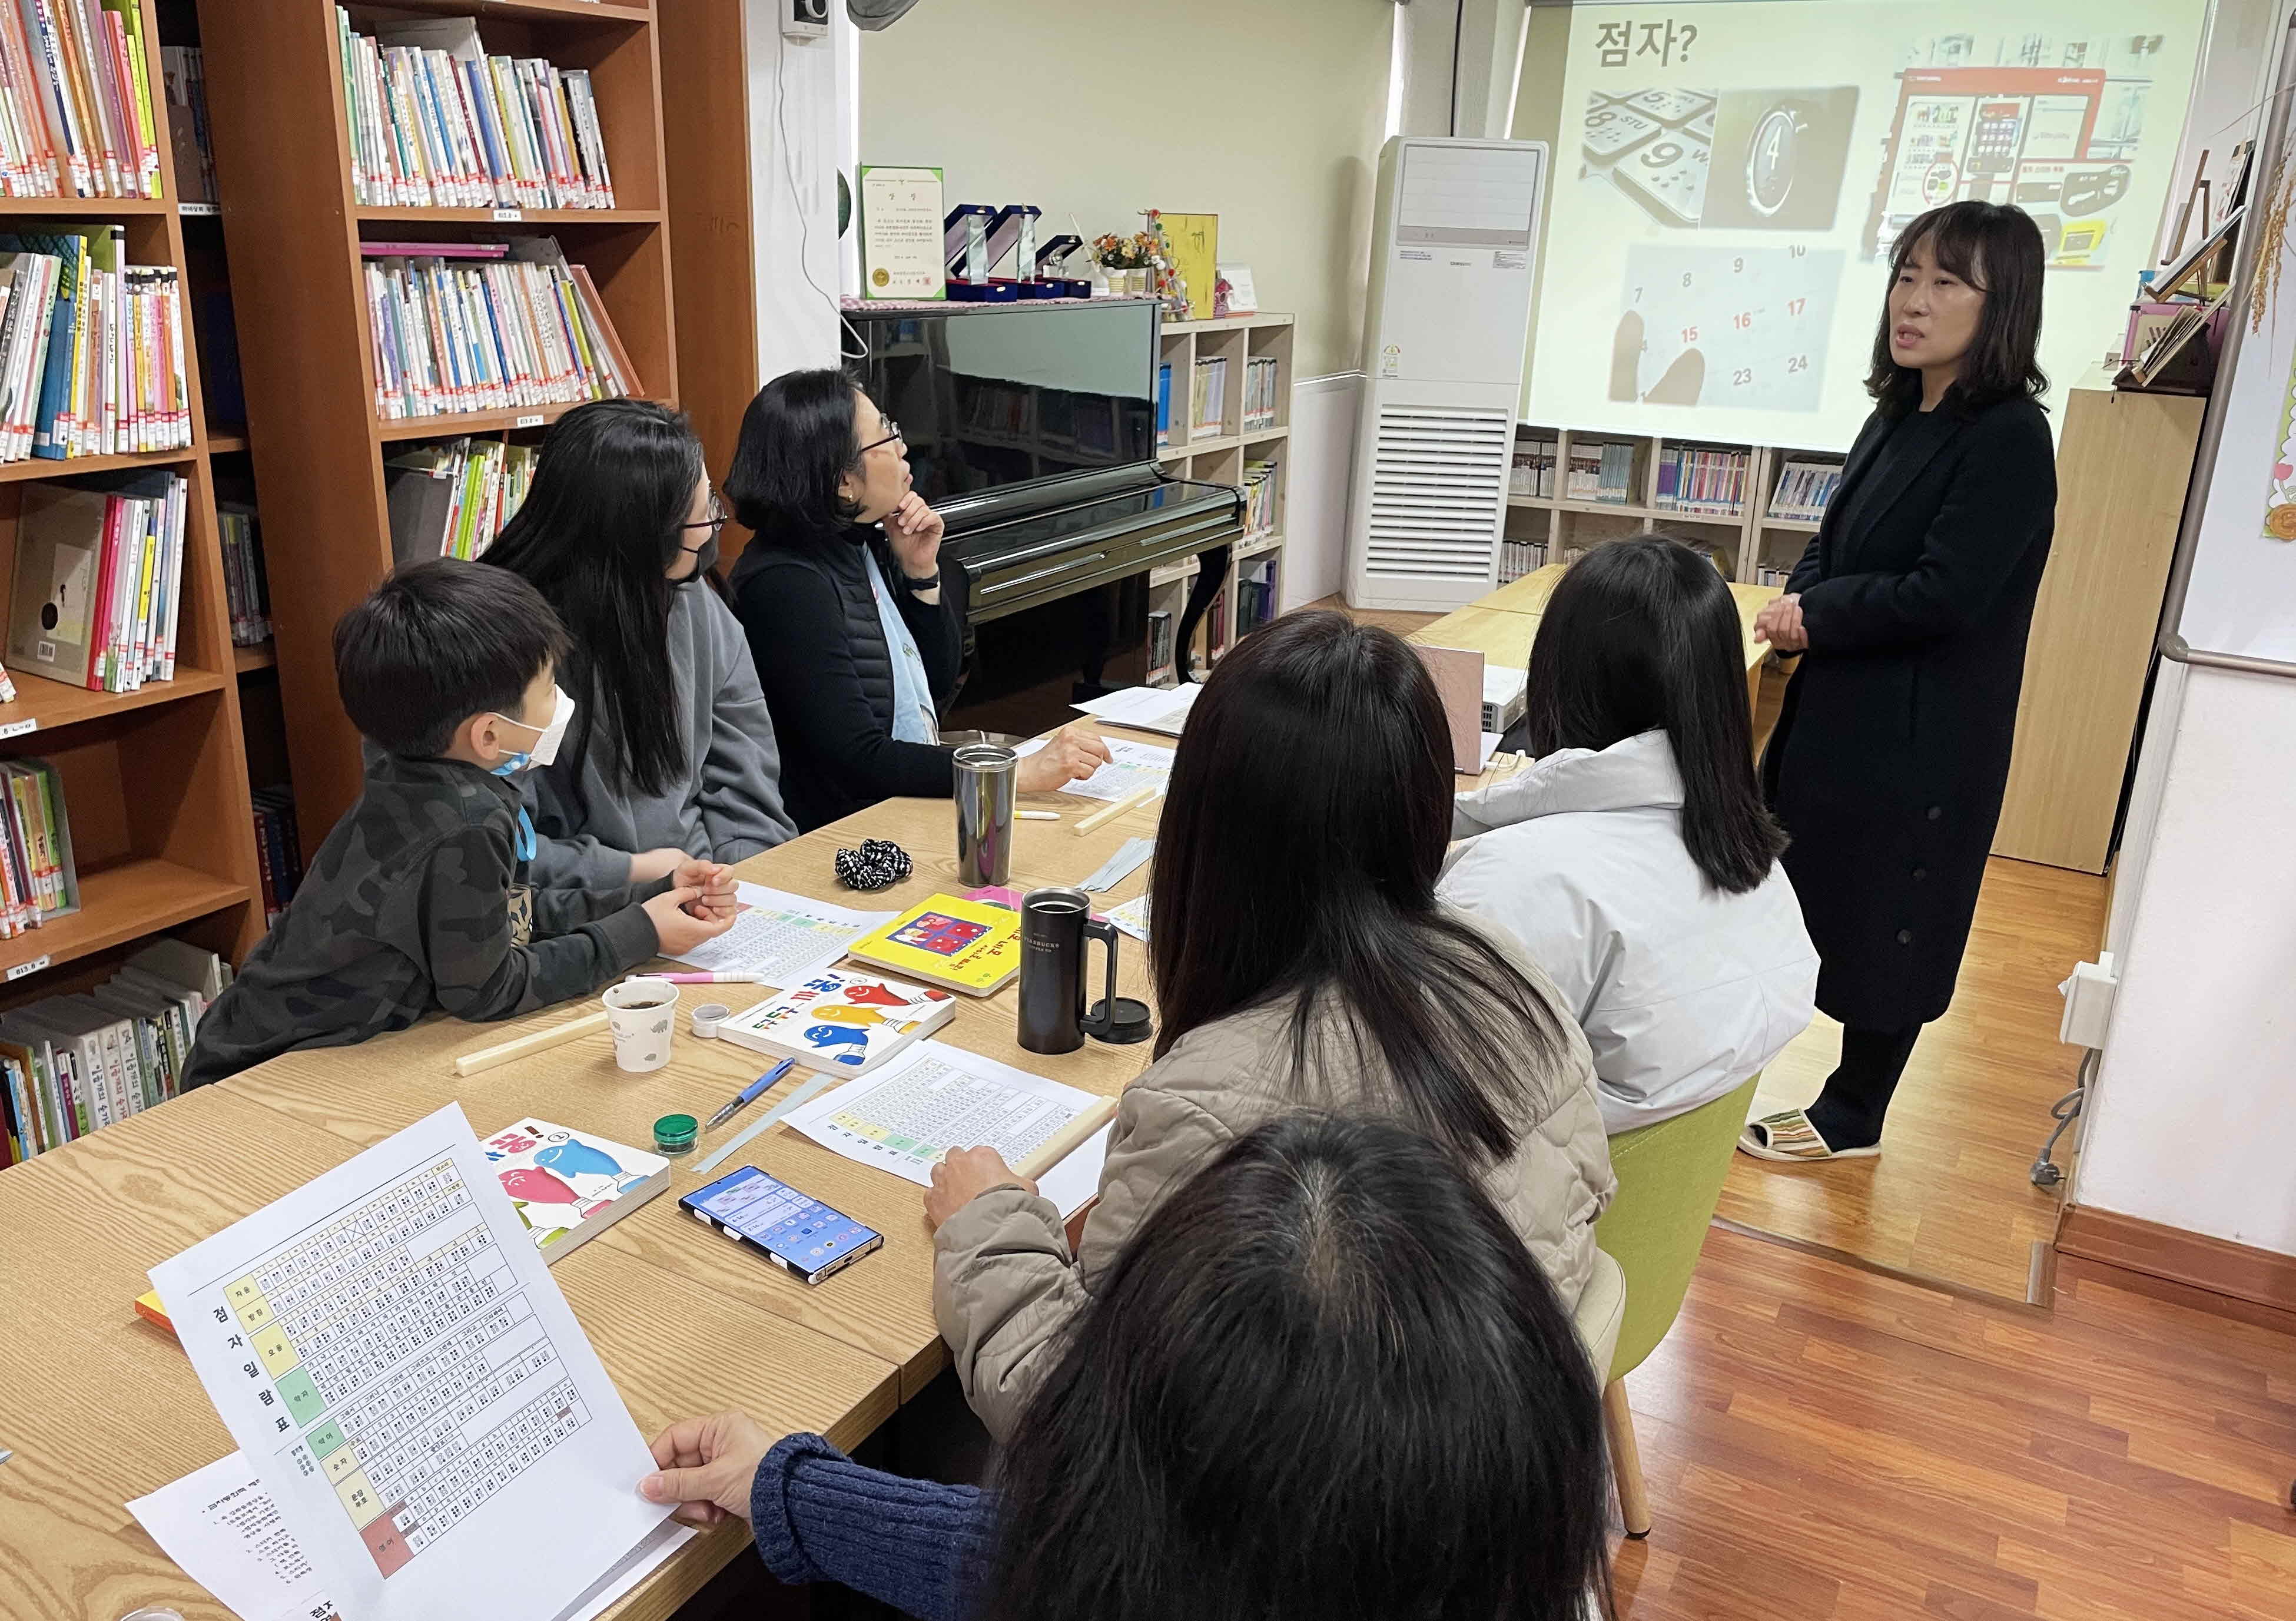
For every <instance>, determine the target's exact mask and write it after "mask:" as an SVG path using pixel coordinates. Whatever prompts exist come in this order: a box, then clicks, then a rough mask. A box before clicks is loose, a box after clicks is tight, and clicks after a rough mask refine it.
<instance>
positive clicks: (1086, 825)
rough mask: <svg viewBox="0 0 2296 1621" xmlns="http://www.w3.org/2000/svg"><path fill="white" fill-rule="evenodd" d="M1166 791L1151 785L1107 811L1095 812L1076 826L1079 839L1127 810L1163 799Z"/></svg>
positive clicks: (1136, 808) (1134, 809) (1135, 809)
mask: <svg viewBox="0 0 2296 1621" xmlns="http://www.w3.org/2000/svg"><path fill="white" fill-rule="evenodd" d="M1163 794H1164V790H1163V789H1161V788H1160V787H1157V786H1155V785H1154V784H1153V783H1151V784H1150V785H1149V786H1147V787H1144V788H1139V789H1136V790H1135V791H1134V792H1132V793H1131V794H1128V795H1126V796H1125V797H1124V798H1122V799H1119V800H1118V801H1117V802H1115V803H1114V804H1112V805H1111V806H1109V807H1108V809H1106V810H1105V811H1094V812H1093V813H1092V814H1091V815H1090V816H1087V817H1086V818H1085V819H1084V820H1082V821H1080V822H1078V824H1077V825H1076V832H1077V837H1078V838H1082V837H1084V835H1086V834H1087V833H1091V832H1093V831H1095V829H1097V828H1099V827H1103V826H1104V825H1105V824H1107V823H1109V822H1112V821H1114V820H1115V819H1117V818H1118V817H1119V816H1122V815H1123V814H1124V813H1125V812H1126V811H1137V810H1138V809H1140V807H1141V806H1143V805H1144V804H1146V803H1147V802H1149V801H1151V800H1153V799H1160V798H1162V797H1163Z"/></svg>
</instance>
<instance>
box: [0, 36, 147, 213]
mask: <svg viewBox="0 0 2296 1621" xmlns="http://www.w3.org/2000/svg"><path fill="white" fill-rule="evenodd" d="M153 43H154V42H152V41H151V40H148V39H146V38H145V37H144V36H143V8H142V7H141V6H140V5H137V4H133V0H102V4H97V0H16V3H15V4H9V5H0V196H9V197H157V196H158V195H159V194H160V144H159V133H158V132H159V128H160V126H159V122H158V120H157V119H154V118H153V116H152V88H151V86H152V77H151V70H150V65H149V64H150V59H149V56H148V52H149V51H150V49H151V47H152V44H153Z"/></svg>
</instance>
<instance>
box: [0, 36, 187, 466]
mask: <svg viewBox="0 0 2296 1621" xmlns="http://www.w3.org/2000/svg"><path fill="white" fill-rule="evenodd" d="M6 9H7V8H6V7H4V6H0V11H5V10H6ZM0 302H4V304H5V307H6V313H5V314H4V316H0V462H21V461H23V460H24V459H26V458H27V457H48V458H51V459H53V460H58V461H61V460H63V459H65V458H67V457H75V456H120V455H127V454H129V453H132V452H138V451H146V450H182V449H187V448H189V447H190V445H191V442H192V409H191V398H192V396H191V389H190V385H189V384H188V383H186V382H185V380H184V344H185V342H186V341H188V340H187V334H186V333H184V309H183V299H182V296H181V292H180V289H179V278H178V276H177V274H176V269H175V267H173V266H168V265H131V264H129V263H127V230H126V227H124V226H116V225H111V226H91V227H90V228H89V229H88V230H87V231H86V232H84V233H83V232H76V231H69V230H64V231H47V232H27V233H21V234H19V233H15V232H8V233H4V234H0Z"/></svg>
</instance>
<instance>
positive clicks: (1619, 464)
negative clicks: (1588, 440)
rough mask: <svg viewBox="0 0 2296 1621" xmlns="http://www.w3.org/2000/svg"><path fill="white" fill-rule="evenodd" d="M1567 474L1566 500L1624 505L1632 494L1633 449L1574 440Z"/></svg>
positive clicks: (1629, 446)
mask: <svg viewBox="0 0 2296 1621" xmlns="http://www.w3.org/2000/svg"><path fill="white" fill-rule="evenodd" d="M1634 481H1635V448H1634V447H1633V446H1632V445H1616V444H1601V445H1588V444H1581V443H1579V442H1577V441H1575V440H1574V441H1573V442H1572V444H1571V446H1570V482H1569V484H1568V485H1567V486H1566V487H1565V493H1566V495H1567V497H1568V498H1569V499H1570V500H1573V501H1600V502H1603V503H1604V504H1606V505H1608V506H1626V505H1628V501H1629V500H1630V498H1632V496H1633V493H1634Z"/></svg>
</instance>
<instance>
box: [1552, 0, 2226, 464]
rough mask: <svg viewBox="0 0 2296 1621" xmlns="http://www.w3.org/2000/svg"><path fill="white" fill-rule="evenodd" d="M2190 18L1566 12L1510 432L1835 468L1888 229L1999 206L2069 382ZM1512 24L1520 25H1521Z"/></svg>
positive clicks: (2114, 262) (2109, 313)
mask: <svg viewBox="0 0 2296 1621" xmlns="http://www.w3.org/2000/svg"><path fill="white" fill-rule="evenodd" d="M2205 14H2206V5H2205V0H1960V3H1959V4H1956V0H1945V3H1944V4H1917V3H1915V0H1800V3H1798V4H1781V3H1778V0H1723V3H1720V4H1698V5H1695V6H1690V5H1684V6H1678V7H1673V8H1669V7H1666V6H1662V5H1652V4H1599V3H1590V0H1580V3H1579V4H1577V5H1576V6H1574V7H1573V8H1572V10H1571V12H1570V15H1569V18H1568V20H1567V22H1565V23H1562V24H1559V25H1558V26H1559V27H1567V29H1568V32H1569V44H1568V48H1567V52H1566V53H1565V55H1564V59H1563V60H1564V67H1563V71H1562V76H1561V83H1560V87H1559V92H1558V91H1557V89H1556V88H1555V86H1554V84H1553V82H1552V80H1551V79H1550V80H1548V81H1546V83H1547V88H1546V92H1545V94H1546V95H1547V96H1548V97H1549V104H1547V105H1546V106H1543V107H1542V106H1540V105H1538V103H1537V98H1536V96H1534V95H1532V91H1533V88H1534V86H1533V79H1532V78H1526V81H1525V86H1524V97H1523V99H1521V101H1520V102H1519V105H1518V112H1517V118H1516V126H1515V133H1516V134H1517V135H1519V136H1549V137H1551V138H1552V139H1553V141H1554V153H1555V172H1556V179H1557V184H1556V185H1555V189H1554V202H1553V205H1552V211H1551V214H1550V216H1549V218H1548V222H1547V229H1546V243H1547V250H1546V254H1545V255H1544V258H1543V262H1542V264H1541V267H1540V284H1539V291H1538V310H1537V320H1536V322H1535V323H1534V326H1533V335H1532V341H1531V356H1530V367H1529V378H1528V381H1527V383H1526V386H1525V399H1524V407H1523V416H1524V419H1525V420H1526V421H1529V422H1535V423H1539V424H1552V425H1556V426H1567V427H1575V428H1587V429H1595V430H1603V431H1611V432H1634V433H1661V434H1673V435H1690V434H1695V435H1697V436H1699V437H1702V438H1713V439H1725V440H1728V439H1742V440H1751V441H1758V442H1764V443H1771V444H1783V445H1794V446H1807V447H1810V448H1832V449H1840V448H1846V447H1847V446H1848V444H1849V440H1851V439H1852V438H1853V437H1854V436H1855V435H1856V433H1857V428H1858V426H1859V424H1861V423H1863V422H1864V420H1865V418H1866V413H1867V411H1868V410H1869V409H1870V404H1869V402H1868V401H1867V399H1866V393H1865V388H1864V383H1865V376H1866V367H1867V364H1868V361H1869V358H1870V356H1871V353H1872V347H1873V341H1874V331H1875V328H1876V325H1878V322H1879V320H1880V317H1881V308H1882V295H1883V293H1884V292H1885V291H1886V281H1887V275H1888V259H1889V255H1890V250H1891V248H1892V247H1893V246H1894V244H1895V243H1896V242H1897V239H1898V235H1899V233H1901V232H1902V231H1903V230H1904V228H1905V227H1906V226H1907V224H1908V223H1909V222H1911V221H1912V220H1913V218H1915V216H1916V215H1918V214H1920V213H1922V212H1923V210H1928V209H1931V208H1935V207H1937V206H1938V205H1939V204H1940V203H1944V202H1954V201H1956V200H1959V199H1963V198H1979V199H1982V200H1984V201H1988V202H2013V203H2015V204H2016V205H2017V206H2018V207H2020V208H2021V209H2023V210H2025V211H2026V212H2027V213H2029V214H2030V215H2031V216H2032V217H2033V219H2034V221H2035V223H2036V225H2038V227H2039V229H2040V232H2041V237H2042V242H2043V243H2044V246H2045V249H2046V253H2047V262H2048V265H2049V267H2050V275H2049V276H2048V279H2047V282H2046V292H2045V300H2044V306H2045V314H2044V324H2043V331H2042V350H2041V361H2042V365H2043V366H2044V367H2045V368H2046V370H2047V371H2048V372H2049V374H2050V375H2051V377H2052V378H2053V379H2054V380H2055V382H2056V383H2058V384H2059V385H2060V386H2062V385H2063V384H2066V383H2071V382H2073V381H2075V380H2077V379H2078V378H2079V375H2080V374H2082V373H2083V372H2084V371H2085V370H2086V369H2087V366H2088V365H2089V364H2090V363H2091V361H2092V360H2093V358H2095V356H2096V355H2097V354H2099V353H2101V352H2102V351H2103V349H2104V348H2105V347H2106V345H2107V343H2108V342H2109V341H2111V340H2112V337H2113V335H2114V333H2116V331H2117V330H2118V325H2119V322H2120V319H2121V318H2122V317H2121V314H2120V312H2122V311H2123V310H2125V308H2126V306H2127V304H2128V300H2129V298H2130V297H2131V295H2132V292H2133V290H2134V286H2135V279H2136V271H2137V270H2138V269H2139V268H2141V267H2143V266H2144V264H2145V263H2146V262H2147V261H2148V259H2149V255H2150V253H2151V250H2152V246H2153V236H2154V234H2155V232H2156V231H2157V229H2158V228H2159V225H2160V221H2161V213H2162V205H2163V202H2164V200H2165V191H2166V188H2167V185H2168V182H2169V170H2170V167H2171V164H2172V162H2173V160H2174V158H2175V153H2176V145H2177V136H2178V134H2179V124H2180V121H2181V119H2182V117H2183V113H2184V109H2185V100H2186V97H2187V95H2188V94H2189V92H2190V88H2191V82H2192V74H2193V68H2194V57H2195V53H2196V51H2197V45H2198V40H2199V35H2200V31H2201V28H2202V21H2203V20H2204V17H2205ZM1536 26H1537V25H1536V24H1535V25H1534V27H1535V28H1536Z"/></svg>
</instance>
